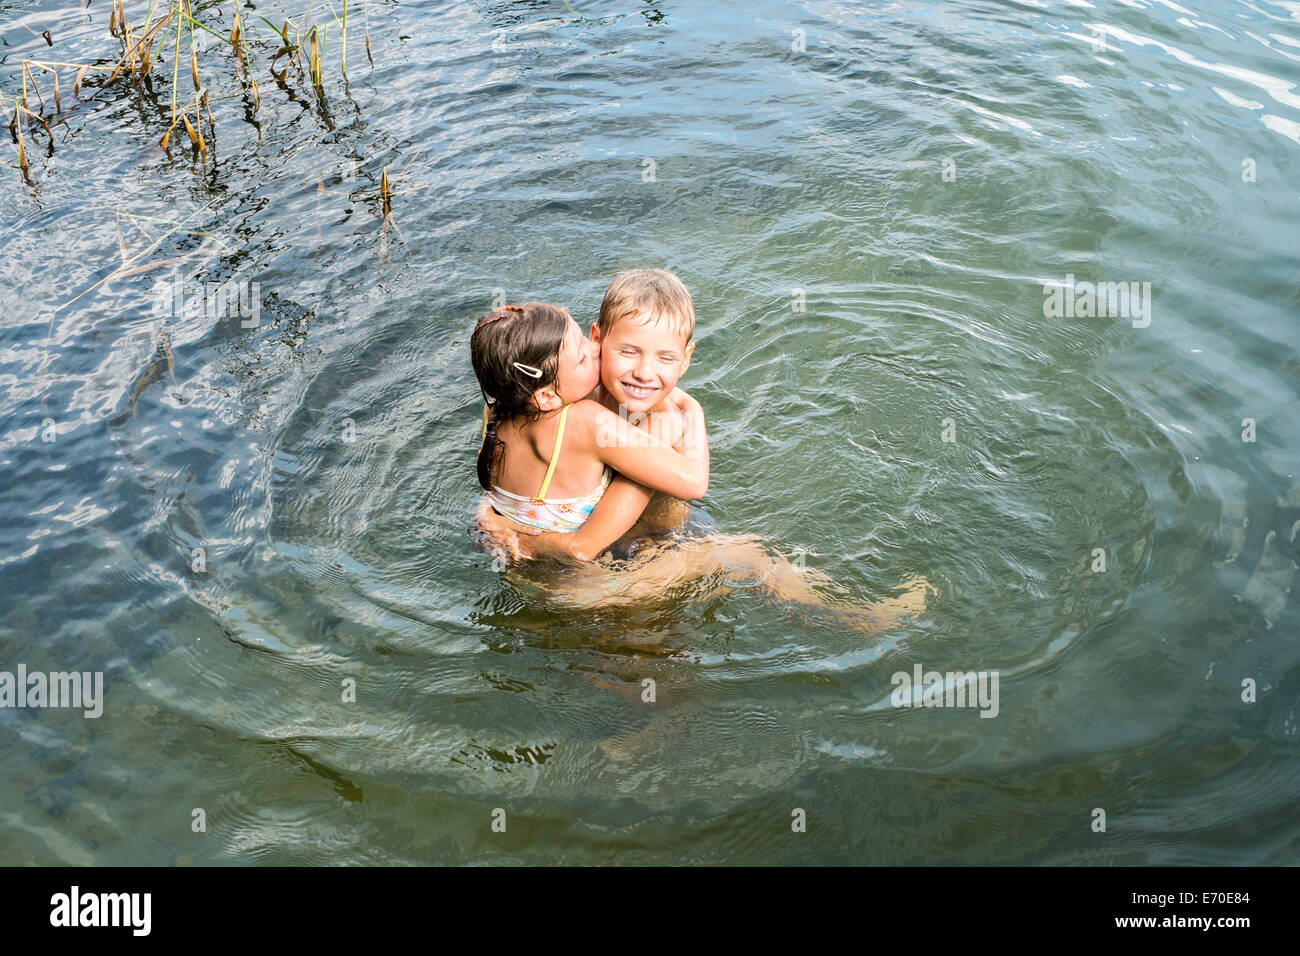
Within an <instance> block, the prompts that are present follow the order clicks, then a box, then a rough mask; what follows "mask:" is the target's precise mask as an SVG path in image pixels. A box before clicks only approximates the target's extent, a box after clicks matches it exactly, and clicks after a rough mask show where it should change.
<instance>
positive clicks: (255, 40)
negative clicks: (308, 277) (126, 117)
mask: <svg viewBox="0 0 1300 956" xmlns="http://www.w3.org/2000/svg"><path fill="white" fill-rule="evenodd" d="M141 6H146V5H145V4H144V2H143V0H141V2H139V3H133V9H134V10H135V11H137V12H138V11H139V9H140V7H141ZM231 6H232V17H231V28H230V32H229V34H228V35H226V34H222V33H218V32H216V31H215V30H213V29H212V28H211V27H209V26H208V25H207V24H205V23H203V22H202V21H200V20H198V19H197V18H196V17H195V11H194V7H193V0H148V3H147V6H146V9H145V10H144V12H143V19H142V20H140V21H138V26H137V25H136V24H133V23H132V20H131V15H132V14H129V13H128V10H127V0H111V6H110V10H109V18H108V33H109V36H110V37H112V38H113V39H115V40H117V41H118V46H119V52H118V55H117V57H116V60H114V61H109V62H111V63H112V65H111V66H110V65H104V63H105V60H107V58H101V59H100V60H99V61H98V62H96V63H66V62H60V61H54V60H41V59H24V60H23V61H22V70H21V74H20V83H21V90H20V92H19V93H18V94H16V95H14V96H6V95H4V94H3V93H2V92H0V104H3V105H4V107H5V112H6V113H9V114H10V115H11V119H10V121H9V131H10V138H11V139H12V140H13V142H14V144H15V146H16V148H17V152H18V166H19V169H20V170H21V172H22V174H23V177H24V179H26V180H27V181H28V182H29V183H30V182H31V180H30V177H29V176H28V173H29V169H30V156H29V151H28V148H27V147H28V141H29V140H31V139H32V137H33V135H34V131H36V130H40V131H42V132H43V133H44V135H45V137H46V140H47V149H48V151H49V152H50V153H53V151H54V136H53V134H52V133H51V131H50V121H53V120H61V119H62V117H63V115H64V102H63V91H64V89H66V86H60V82H59V71H60V70H67V71H72V72H73V73H74V79H73V83H72V98H73V99H74V100H76V101H77V102H78V103H80V102H83V100H82V97H81V93H82V88H83V86H91V87H94V88H95V93H94V94H93V95H92V96H91V97H90V99H92V100H93V99H94V98H95V97H96V96H98V95H99V93H100V91H102V90H104V89H107V88H109V87H111V86H113V85H114V84H118V83H126V84H129V85H130V86H131V87H132V88H139V87H141V86H142V85H143V86H145V87H147V88H149V89H152V85H151V84H152V76H153V73H154V67H155V65H157V64H159V63H165V62H166V61H167V59H170V61H171V62H170V64H169V65H170V66H171V70H170V71H169V72H170V74H171V77H170V79H171V110H170V114H169V115H166V116H164V117H162V118H161V122H162V124H163V132H162V136H161V138H160V139H159V141H158V145H159V146H160V147H161V148H162V149H163V150H168V149H169V147H170V146H171V145H172V143H173V141H174V140H173V134H174V133H175V130H176V128H177V126H180V127H181V128H182V129H183V130H184V132H185V138H187V139H188V141H189V143H190V146H191V148H192V149H194V150H196V151H197V152H198V153H199V154H204V153H206V152H207V149H208V142H209V138H210V136H211V134H212V133H213V131H214V130H215V121H214V119H213V116H212V109H211V105H210V103H211V97H210V89H209V87H208V86H206V85H205V84H204V83H203V76H202V73H201V72H200V68H201V66H202V65H203V63H202V62H201V59H200V56H199V53H200V51H199V49H198V44H197V43H196V42H195V35H196V32H198V31H202V32H204V33H207V34H210V35H211V36H213V37H216V38H217V39H218V40H219V41H220V42H221V44H223V45H224V48H225V50H226V52H227V53H228V54H229V55H231V56H233V57H234V58H235V63H236V69H235V82H236V83H238V84H239V86H240V87H241V89H242V91H243V92H244V93H246V94H248V96H250V97H251V100H252V104H253V109H254V110H260V109H261V105H262V97H261V90H260V88H259V87H258V84H257V80H256V78H255V77H254V76H253V64H254V62H255V57H254V54H255V53H257V52H259V51H260V52H261V53H262V54H263V55H265V53H267V52H270V54H271V55H270V60H269V63H268V64H267V66H268V69H269V72H270V74H271V76H272V77H273V78H274V79H275V81H276V82H277V83H279V84H282V85H283V84H285V83H286V82H287V76H288V73H289V69H290V67H293V66H297V67H298V69H299V71H301V69H302V62H303V60H302V55H303V53H304V50H303V37H304V35H305V36H306V41H307V48H306V51H305V54H306V69H307V78H308V79H309V80H310V82H311V85H312V87H314V88H315V90H316V92H317V93H318V95H323V92H324V91H323V85H324V81H325V73H326V33H327V30H326V24H325V23H324V22H323V20H322V22H319V23H318V22H314V20H313V14H312V5H311V3H310V2H309V4H308V7H307V9H306V10H305V11H304V12H303V13H302V14H300V15H297V16H293V17H289V18H287V19H285V20H284V22H283V25H282V26H280V27H277V26H275V24H273V23H272V22H271V21H270V20H267V19H266V18H265V17H263V16H261V15H258V17H257V19H258V20H260V21H262V23H264V24H265V25H266V27H267V28H269V34H268V33H267V32H266V31H265V30H263V29H262V28H260V27H259V26H258V25H257V24H255V23H254V22H253V21H251V20H246V19H245V18H244V16H243V15H242V14H241V12H240V8H239V0H232V3H231ZM361 10H362V15H363V17H365V50H366V58H367V59H368V60H369V61H370V63H371V65H372V66H373V65H374V58H373V57H372V56H371V54H370V24H369V15H368V11H367V8H366V4H365V0H362V4H361ZM348 14H349V3H348V0H344V3H343V16H342V20H341V21H340V20H339V18H338V16H337V15H335V14H333V12H332V10H331V14H330V15H331V16H332V17H333V19H334V21H335V22H336V23H338V24H339V27H340V34H341V36H340V42H339V75H340V77H342V78H343V79H344V80H345V81H346V78H347V37H348V32H347V24H348ZM290 31H292V37H293V39H292V41H291V40H290V36H291V32H290ZM187 39H188V42H186V40H187ZM281 57H286V58H287V59H286V60H285V65H284V67H283V69H281V70H280V71H279V72H277V71H276V64H277V62H278V61H279V60H280V59H281ZM182 59H187V60H188V61H189V80H190V83H191V86H192V90H191V91H190V92H189V93H188V95H186V96H184V97H182V95H181V80H180V68H181V67H180V65H181V61H182ZM103 73H106V74H107V78H105V79H102V80H95V81H89V82H88V78H89V77H91V76H98V75H99V74H103ZM38 74H39V75H41V76H45V75H46V74H49V76H50V80H51V82H50V91H51V102H49V103H47V101H46V98H45V95H44V92H43V91H42V88H41V84H39V83H38V82H37V75H38ZM164 75H165V74H164ZM297 75H299V76H301V75H302V73H301V72H299V73H298V74H297ZM33 101H34V102H33ZM51 106H52V107H53V109H52V110H51ZM205 115H206V118H207V134H208V135H207V136H205V135H204V123H203V119H204V116H205ZM191 116H192V117H193V120H192V121H191ZM24 127H25V128H24ZM385 206H387V200H386V199H385Z"/></svg>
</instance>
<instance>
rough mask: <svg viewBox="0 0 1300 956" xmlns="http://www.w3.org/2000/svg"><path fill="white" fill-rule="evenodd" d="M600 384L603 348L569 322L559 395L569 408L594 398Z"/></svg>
mask: <svg viewBox="0 0 1300 956" xmlns="http://www.w3.org/2000/svg"><path fill="white" fill-rule="evenodd" d="M599 381H600V346H599V345H597V344H596V343H595V342H593V341H591V339H589V338H587V337H586V336H585V335H583V334H582V329H580V328H579V327H578V323H577V322H575V321H573V319H572V318H570V319H569V328H568V331H566V332H565V333H564V343H563V344H562V345H561V346H560V367H559V371H558V373H557V375H556V380H555V391H556V392H557V393H558V394H559V396H560V399H561V401H562V402H563V403H564V404H565V405H568V404H569V403H570V402H577V401H580V400H582V399H584V398H586V397H587V396H588V395H590V394H591V392H592V390H593V389H595V387H596V383H597V382H599Z"/></svg>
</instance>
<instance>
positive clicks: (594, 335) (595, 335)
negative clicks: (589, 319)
mask: <svg viewBox="0 0 1300 956" xmlns="http://www.w3.org/2000/svg"><path fill="white" fill-rule="evenodd" d="M591 340H592V341H593V342H595V343H596V344H597V345H599V344H600V324H599V323H597V322H593V323H591Z"/></svg>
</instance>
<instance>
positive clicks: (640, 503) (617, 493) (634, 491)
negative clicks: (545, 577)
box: [479, 475, 654, 561]
mask: <svg viewBox="0 0 1300 956" xmlns="http://www.w3.org/2000/svg"><path fill="white" fill-rule="evenodd" d="M653 494H654V492H652V491H651V490H650V489H649V488H646V487H645V486H644V485H638V484H637V483H636V482H634V481H629V480H628V479H627V478H624V477H623V476H622V475H617V476H615V478H614V480H613V481H612V482H610V485H609V487H608V488H606V489H605V493H604V494H603V495H602V496H601V498H600V501H599V502H597V503H596V510H594V511H593V512H592V513H591V517H589V518H588V519H587V520H586V522H585V523H584V524H583V526H582V527H581V528H579V529H578V530H577V531H540V530H538V529H537V528H528V527H525V526H524V525H520V524H516V523H515V522H513V521H511V520H510V519H509V518H507V517H505V516H504V515H499V514H497V513H496V512H495V511H493V510H492V508H491V507H487V508H481V509H480V511H479V526H480V527H481V528H482V529H483V530H484V531H486V532H487V533H488V534H489V535H490V536H491V537H492V539H493V541H494V542H496V543H497V544H498V545H499V546H501V547H503V548H505V550H506V551H507V552H508V553H509V554H510V556H511V557H513V558H515V559H520V558H535V557H543V556H549V557H558V558H568V559H570V560H573V561H594V560H595V559H596V558H597V557H599V556H600V553H601V552H602V551H604V550H605V549H606V548H608V547H609V546H610V545H611V544H613V543H614V542H615V541H617V540H618V539H619V538H621V537H623V535H624V534H626V533H627V530H628V529H629V528H631V527H632V526H633V525H634V524H636V521H637V519H638V518H640V517H641V512H643V511H644V510H645V507H646V505H647V504H648V503H649V501H650V497H651V495H653ZM486 500H487V499H486V497H485V498H484V502H486Z"/></svg>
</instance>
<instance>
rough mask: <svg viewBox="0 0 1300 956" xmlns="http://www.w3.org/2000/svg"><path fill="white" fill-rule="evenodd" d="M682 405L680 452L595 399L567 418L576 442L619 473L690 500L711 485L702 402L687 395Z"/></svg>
mask: <svg viewBox="0 0 1300 956" xmlns="http://www.w3.org/2000/svg"><path fill="white" fill-rule="evenodd" d="M682 394H683V395H684V396H685V393H684V392H683V393H682ZM681 408H682V412H683V416H684V418H685V432H684V436H683V442H684V445H683V447H684V449H685V450H684V452H677V451H674V450H673V449H672V448H670V447H668V446H667V445H665V444H664V443H663V442H661V441H659V440H658V439H657V438H655V437H654V436H653V435H651V434H649V433H648V432H645V431H642V430H641V429H639V428H635V427H633V426H632V425H629V424H628V423H627V422H626V421H625V420H624V419H622V418H620V417H619V416H618V415H615V414H614V413H613V412H611V411H610V410H609V409H607V408H605V407H604V406H603V405H600V404H598V403H596V402H593V401H589V400H584V401H581V402H578V403H576V404H575V405H574V406H573V409H574V412H577V415H574V414H573V413H572V412H571V413H570V414H569V421H570V422H571V423H573V424H576V425H577V426H578V427H577V428H575V429H574V431H575V432H576V433H577V434H575V436H574V437H575V439H576V441H577V442H581V443H582V445H583V446H584V447H585V448H586V449H587V450H588V451H589V452H590V453H591V454H593V455H595V456H596V457H597V458H598V459H599V460H600V461H602V462H604V463H605V464H606V465H609V466H610V467H611V468H613V469H614V470H615V471H617V472H618V473H619V474H620V475H626V476H627V477H628V478H631V479H632V480H633V481H635V482H637V483H639V484H643V485H646V486H647V487H649V488H653V489H657V490H659V491H662V492H664V493H666V494H670V495H672V496H673V497H674V498H682V499H684V500H686V501H691V500H694V499H696V498H703V497H704V493H705V492H706V491H708V489H709V439H708V435H707V434H706V433H705V426H704V411H703V409H701V408H700V403H699V402H697V401H695V399H693V398H690V397H689V396H686V397H685V401H684V402H683V404H682V406H681ZM575 418H576V419H577V421H576V422H575V421H574V419H575Z"/></svg>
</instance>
